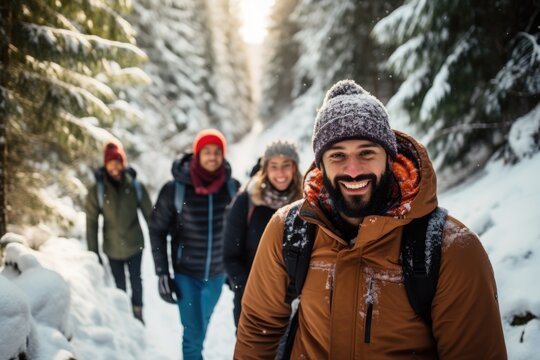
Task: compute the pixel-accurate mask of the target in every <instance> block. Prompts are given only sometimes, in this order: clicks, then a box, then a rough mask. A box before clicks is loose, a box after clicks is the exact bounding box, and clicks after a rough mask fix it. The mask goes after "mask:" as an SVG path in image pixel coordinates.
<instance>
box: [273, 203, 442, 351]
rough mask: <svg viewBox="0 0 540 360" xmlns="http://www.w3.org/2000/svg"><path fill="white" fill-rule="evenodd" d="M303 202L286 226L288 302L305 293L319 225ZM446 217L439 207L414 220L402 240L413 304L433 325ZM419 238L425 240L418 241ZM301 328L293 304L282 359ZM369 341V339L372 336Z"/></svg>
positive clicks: (405, 272) (407, 284) (407, 287)
mask: <svg viewBox="0 0 540 360" xmlns="http://www.w3.org/2000/svg"><path fill="white" fill-rule="evenodd" d="M301 205H302V200H300V201H298V202H296V203H294V204H293V206H292V207H291V209H290V210H289V212H288V214H287V217H286V219H285V226H284V229H283V259H284V261H285V267H286V270H287V275H288V277H289V284H288V287H287V292H286V295H285V302H286V303H288V304H292V302H293V300H294V299H296V298H298V297H299V295H300V294H301V292H302V287H303V285H304V281H305V279H306V275H307V272H308V270H309V262H310V259H311V251H312V249H313V243H314V242H315V241H314V240H315V235H316V230H317V225H315V224H312V223H308V222H307V221H304V220H303V219H302V218H300V216H299V215H298V212H299V210H300V207H301ZM446 216H447V211H446V210H445V209H443V208H440V207H437V208H436V209H435V210H433V211H432V212H431V213H429V214H427V215H425V216H424V217H421V218H419V219H414V220H412V221H411V222H410V223H409V224H407V225H405V226H404V228H403V236H402V240H401V263H402V268H403V276H404V283H405V289H406V291H407V297H408V299H409V303H410V304H411V307H412V308H413V310H414V312H415V313H416V314H418V315H419V316H420V317H421V318H422V319H423V320H424V322H426V324H428V325H430V326H431V304H432V302H433V297H434V296H435V291H436V290H437V282H438V279H439V267H440V260H441V243H442V232H443V228H444V224H445V222H446ZM428 230H429V231H428ZM419 239H423V240H424V241H418V240H419ZM426 260H427V262H426ZM368 311H369V310H368ZM297 327H298V311H296V310H295V309H294V304H293V313H292V314H291V320H290V322H289V326H288V328H287V331H286V333H285V335H284V336H283V338H282V340H281V341H280V349H278V358H279V359H288V358H289V357H290V354H291V351H292V346H293V343H294V337H295V335H296V329H297ZM366 340H367V342H369V339H368V338H366Z"/></svg>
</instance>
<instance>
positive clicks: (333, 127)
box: [312, 80, 397, 166]
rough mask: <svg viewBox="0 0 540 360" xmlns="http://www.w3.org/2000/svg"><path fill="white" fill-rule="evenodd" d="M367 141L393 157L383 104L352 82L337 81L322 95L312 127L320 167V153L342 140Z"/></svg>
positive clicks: (393, 142) (393, 146)
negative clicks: (379, 146) (324, 95)
mask: <svg viewBox="0 0 540 360" xmlns="http://www.w3.org/2000/svg"><path fill="white" fill-rule="evenodd" d="M357 138H358V139H367V140H371V141H373V142H375V143H377V144H379V145H381V146H382V147H383V148H384V149H385V150H386V153H387V154H388V156H390V157H391V158H395V157H396V153H397V142H396V136H395V134H394V132H393V131H392V129H391V128H390V124H389V123H388V113H387V112H386V109H385V108H384V106H383V104H381V102H380V101H379V100H377V99H376V98H375V97H374V96H372V95H371V94H370V93H368V92H367V91H365V90H364V89H363V88H362V87H361V86H360V85H358V84H357V83H355V82H354V81H353V80H341V81H339V82H337V83H336V84H334V86H332V88H331V89H330V90H328V92H327V93H326V97H325V98H324V101H323V104H322V106H321V108H320V109H319V111H318V113H317V118H316V119H315V126H314V127H313V138H312V143H313V152H314V153H315V163H316V165H317V166H320V164H321V159H322V156H323V153H324V152H325V151H326V150H327V149H328V148H329V147H330V146H332V145H333V144H335V143H337V142H339V141H342V140H346V139H357Z"/></svg>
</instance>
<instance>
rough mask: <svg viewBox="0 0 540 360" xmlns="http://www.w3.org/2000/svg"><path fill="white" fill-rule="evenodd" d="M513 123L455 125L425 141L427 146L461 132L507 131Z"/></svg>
mask: <svg viewBox="0 0 540 360" xmlns="http://www.w3.org/2000/svg"><path fill="white" fill-rule="evenodd" d="M513 123H514V122H513V121H500V122H496V123H470V124H457V125H454V126H451V127H448V128H444V129H441V130H439V131H437V132H436V133H434V134H433V135H431V136H430V137H428V138H426V139H425V142H426V144H427V145H429V144H430V143H432V142H433V141H435V140H437V139H439V138H442V137H445V136H448V135H451V134H456V133H461V132H469V131H471V130H482V129H508V128H509V127H510V126H512V124H513Z"/></svg>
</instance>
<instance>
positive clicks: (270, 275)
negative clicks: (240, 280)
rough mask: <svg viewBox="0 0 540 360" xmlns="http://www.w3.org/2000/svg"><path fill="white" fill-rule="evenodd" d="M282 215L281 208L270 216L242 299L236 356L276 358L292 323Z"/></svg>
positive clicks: (236, 357) (235, 357)
mask: <svg viewBox="0 0 540 360" xmlns="http://www.w3.org/2000/svg"><path fill="white" fill-rule="evenodd" d="M280 214H281V215H280ZM282 217H283V214H282V213H281V211H280V210H278V212H277V213H276V214H274V216H273V217H272V219H270V222H269V223H268V226H267V227H266V229H265V231H264V233H263V236H262V238H261V242H260V244H259V248H258V250H257V254H256V255H255V260H254V262H253V267H252V268H251V273H250V275H249V279H248V282H247V285H246V289H245V292H244V297H243V299H242V313H241V315H240V322H239V325H238V333H237V340H236V347H235V351H234V359H239V360H240V359H242V360H244V359H274V358H275V356H276V352H277V348H278V344H279V340H280V338H281V336H282V335H283V334H284V333H285V329H286V327H287V324H288V322H289V316H290V313H291V307H290V305H288V304H287V303H285V292H286V289H287V284H288V280H287V272H286V270H285V266H284V263H283V255H282V243H283V241H282V238H283V218H282Z"/></svg>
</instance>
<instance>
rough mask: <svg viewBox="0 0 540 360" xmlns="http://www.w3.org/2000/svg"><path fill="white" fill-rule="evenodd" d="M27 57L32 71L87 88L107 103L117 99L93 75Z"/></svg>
mask: <svg viewBox="0 0 540 360" xmlns="http://www.w3.org/2000/svg"><path fill="white" fill-rule="evenodd" d="M26 59H27V65H28V66H29V67H30V69H31V71H32V72H35V73H36V74H39V75H41V76H43V77H46V78H52V79H58V80H60V81H62V82H64V83H67V84H71V85H74V86H76V87H79V88H83V89H86V90H88V91H89V92H90V93H91V94H92V95H94V96H96V97H97V98H98V99H100V100H102V101H104V102H107V103H110V102H113V101H116V99H117V98H116V94H115V93H114V91H113V90H112V89H111V88H110V87H109V86H107V85H106V84H104V83H103V82H101V81H99V80H97V79H95V78H93V77H90V76H86V75H84V74H81V73H78V72H75V71H72V70H69V69H65V68H63V67H61V66H60V65H58V64H55V63H51V62H40V61H37V60H36V59H34V58H33V57H31V56H26ZM13 75H14V76H13V77H17V74H16V73H15V74H13Z"/></svg>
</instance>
